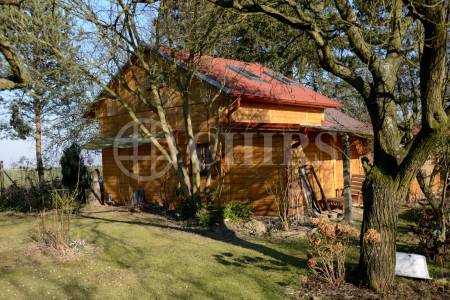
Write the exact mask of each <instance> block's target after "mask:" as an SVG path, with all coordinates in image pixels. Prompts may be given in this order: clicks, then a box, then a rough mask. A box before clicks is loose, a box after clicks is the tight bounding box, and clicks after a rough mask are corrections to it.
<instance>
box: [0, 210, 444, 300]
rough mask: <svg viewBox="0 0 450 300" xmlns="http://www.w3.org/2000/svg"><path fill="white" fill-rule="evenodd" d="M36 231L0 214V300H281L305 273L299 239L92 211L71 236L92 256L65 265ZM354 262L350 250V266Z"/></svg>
mask: <svg viewBox="0 0 450 300" xmlns="http://www.w3.org/2000/svg"><path fill="white" fill-rule="evenodd" d="M38 224H39V218H38V217H33V216H30V215H20V214H8V213H0V299H17V298H19V299H130V298H131V299H148V298H150V299H175V298H177V299H178V298H181V299H186V298H188V299H192V298H194V299H210V298H214V299H279V298H285V297H286V292H289V291H290V290H293V289H296V288H297V287H298V278H299V275H300V274H307V272H308V271H307V269H306V262H305V252H306V241H305V240H304V239H298V240H294V241H290V242H287V241H286V242H283V241H274V240H263V239H258V238H251V237H246V238H239V237H236V236H235V235H233V234H228V235H224V234H218V233H211V232H204V231H200V232H187V231H185V229H183V228H182V227H179V226H178V225H177V224H176V223H174V222H170V221H167V220H165V219H163V218H161V217H159V216H155V215H151V214H130V213H128V212H125V211H118V210H116V209H113V210H108V209H97V211H86V212H83V213H82V214H81V215H80V216H78V217H76V218H75V219H74V221H73V223H72V228H73V230H72V234H71V235H72V238H79V239H84V240H86V241H87V242H88V243H91V244H93V245H95V246H96V247H98V249H97V251H96V253H95V254H92V253H91V254H86V255H84V256H81V257H78V258H74V259H69V260H62V259H59V258H55V257H52V256H48V255H43V254H41V253H40V252H39V251H36V250H35V248H33V245H34V242H33V241H32V239H31V237H30V236H31V232H32V230H33V228H36V227H37V226H38ZM357 258H358V253H357V247H356V246H355V247H353V248H352V250H351V251H350V255H349V265H350V266H354V265H356V262H357ZM431 271H432V273H433V275H436V274H438V273H439V272H448V270H447V269H445V270H444V269H443V267H439V266H431Z"/></svg>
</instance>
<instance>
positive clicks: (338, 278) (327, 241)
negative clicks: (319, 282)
mask: <svg viewBox="0 0 450 300" xmlns="http://www.w3.org/2000/svg"><path fill="white" fill-rule="evenodd" d="M312 223H313V224H314V225H316V226H317V228H314V229H313V230H311V232H310V233H309V234H308V241H309V244H310V246H311V250H310V251H309V252H308V254H307V258H308V266H309V268H310V269H311V270H312V271H313V272H314V273H315V274H316V275H318V276H320V277H321V278H322V279H324V280H325V281H326V282H328V283H330V284H332V285H334V286H341V285H342V284H343V283H344V281H345V259H346V256H347V250H348V247H349V239H350V237H357V236H358V231H357V230H356V229H355V228H353V227H352V226H350V225H341V224H336V225H334V224H332V223H330V221H329V220H328V218H326V217H321V218H318V219H313V221H312Z"/></svg>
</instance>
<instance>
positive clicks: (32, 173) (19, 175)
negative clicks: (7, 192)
mask: <svg viewBox="0 0 450 300" xmlns="http://www.w3.org/2000/svg"><path fill="white" fill-rule="evenodd" d="M5 173H6V174H5V187H8V186H11V185H12V184H13V183H12V181H14V182H15V183H16V184H17V185H19V186H23V185H30V183H33V184H36V183H37V182H38V176H37V172H36V170H30V169H8V170H5ZM8 176H9V177H8ZM57 177H59V178H61V168H54V169H50V170H45V179H46V180H52V179H55V178H57Z"/></svg>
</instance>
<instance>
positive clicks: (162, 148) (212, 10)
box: [53, 0, 222, 207]
mask: <svg viewBox="0 0 450 300" xmlns="http://www.w3.org/2000/svg"><path fill="white" fill-rule="evenodd" d="M201 2H204V1H202V0H195V1H185V2H178V1H170V0H167V1H110V3H109V6H108V7H106V8H105V7H104V6H101V5H99V6H96V5H95V3H94V4H93V3H92V2H91V1H84V0H78V1H61V2H60V5H61V6H62V7H63V8H64V9H66V10H67V11H68V12H71V13H72V14H73V15H74V16H75V17H77V18H79V19H81V20H83V21H84V22H89V23H90V24H91V25H93V26H94V27H95V32H94V35H95V38H96V39H97V44H96V48H102V49H106V51H105V52H103V54H102V56H103V58H105V57H107V59H106V60H105V61H104V64H103V66H99V70H100V72H97V74H96V73H95V69H93V68H92V67H90V65H89V62H87V63H86V64H83V63H80V62H76V61H71V59H70V58H68V57H67V56H66V54H65V53H63V52H61V51H59V50H58V49H56V48H53V52H54V53H55V54H56V55H57V56H58V57H60V58H61V59H65V60H66V61H68V62H70V61H71V63H72V64H73V65H74V66H78V68H79V69H80V70H82V72H84V74H86V75H87V76H88V77H89V78H90V79H91V80H92V81H94V82H95V83H96V84H97V85H98V86H99V87H100V88H101V89H103V94H102V96H105V97H106V98H109V99H112V100H114V101H115V102H116V103H118V104H120V107H121V108H123V109H124V110H125V111H126V112H127V113H128V115H129V117H130V118H131V119H132V120H133V121H134V122H135V123H136V124H137V125H138V127H139V130H140V131H141V133H142V135H143V136H144V137H146V138H147V139H149V141H150V143H151V144H152V145H153V146H154V147H155V148H156V149H157V150H158V151H159V152H160V153H161V154H162V155H163V156H164V157H165V158H166V160H167V161H168V162H169V163H170V165H171V167H172V170H174V171H175V173H176V176H177V178H178V181H179V184H180V188H181V191H182V195H183V197H184V198H185V199H186V200H187V203H190V204H191V205H192V206H194V207H195V206H197V204H198V201H199V199H200V171H201V166H200V162H199V156H198V153H197V145H196V141H195V133H196V132H194V130H195V129H194V126H193V122H194V120H193V116H192V112H191V110H192V107H191V106H192V102H198V103H200V102H203V103H207V104H208V106H210V107H211V106H214V105H215V104H214V103H216V102H217V101H218V99H219V95H220V94H221V92H222V90H221V88H220V87H219V88H217V87H216V88H211V87H210V92H209V93H208V95H200V97H198V95H197V96H195V93H194V92H193V89H194V87H193V82H194V81H195V80H196V78H197V70H198V68H199V66H200V65H201V63H202V59H201V58H202V55H203V54H204V53H207V52H208V51H212V49H213V46H214V43H215V42H216V41H217V39H218V37H219V35H220V30H219V29H220V22H217V15H216V12H218V11H219V12H220V9H217V8H216V7H215V6H212V5H209V11H208V13H205V12H203V11H200V10H199V9H200V8H201V7H203V6H201V5H199V4H200V3H201ZM161 45H164V46H163V47H161ZM102 70H103V71H104V73H103V74H106V75H107V76H106V78H108V77H109V78H111V77H113V78H114V79H113V81H112V82H111V83H110V84H107V83H106V82H105V80H104V78H105V76H104V75H103V76H102V75H101V74H102V73H101V72H102ZM197 82H198V81H197ZM205 96H206V97H205ZM195 97H198V98H200V99H197V98H195ZM130 99H133V101H131V102H133V103H130ZM177 99H181V110H182V116H183V122H182V123H183V126H182V127H183V130H184V133H183V139H182V142H179V141H178V140H177V134H178V133H177V132H176V130H174V128H173V124H172V123H171V122H170V120H169V118H171V115H170V112H168V109H170V107H171V106H172V105H173V104H174V103H175V102H176V101H177ZM198 103H197V104H198ZM138 107H139V108H141V109H142V108H144V109H146V110H148V111H151V112H153V114H154V116H155V117H156V118H157V120H158V121H159V126H160V127H161V128H160V129H161V132H162V134H163V136H164V138H163V142H161V140H159V139H158V137H156V136H155V133H154V132H152V131H151V130H150V129H149V128H148V127H147V126H146V124H144V123H143V122H142V121H141V120H140V117H139V114H138V113H137V111H138ZM216 112H217V111H215V112H214V114H216ZM212 117H213V119H214V120H218V118H217V117H214V115H212ZM217 125H218V124H208V126H209V127H210V128H211V129H218V126H217ZM215 133H216V134H217V133H218V132H217V130H216V132H215ZM216 140H217V139H216ZM217 142H218V141H217ZM219 148H220V147H219V146H218V145H217V144H216V143H215V144H214V146H213V151H211V154H213V155H214V156H216V155H220V151H219ZM185 154H187V155H188V158H187V159H186V157H185ZM212 161H215V157H212ZM209 182H210V180H209Z"/></svg>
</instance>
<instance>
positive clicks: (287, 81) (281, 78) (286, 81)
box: [263, 71, 299, 86]
mask: <svg viewBox="0 0 450 300" xmlns="http://www.w3.org/2000/svg"><path fill="white" fill-rule="evenodd" d="M263 73H264V74H265V75H267V76H269V77H271V78H273V79H275V80H278V81H279V82H281V83H284V84H287V85H290V86H298V85H299V83H298V82H297V81H295V80H292V79H290V78H287V77H286V76H284V75H282V74H280V73H276V72H272V71H263Z"/></svg>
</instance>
